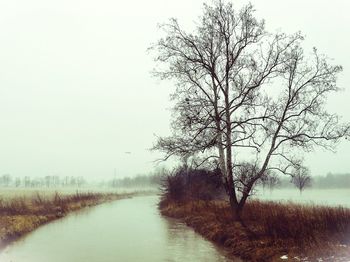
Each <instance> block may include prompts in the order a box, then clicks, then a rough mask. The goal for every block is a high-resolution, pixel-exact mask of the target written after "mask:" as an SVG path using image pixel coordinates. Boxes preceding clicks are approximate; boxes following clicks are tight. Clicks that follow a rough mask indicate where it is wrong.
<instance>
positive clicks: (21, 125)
mask: <svg viewBox="0 0 350 262" xmlns="http://www.w3.org/2000/svg"><path fill="white" fill-rule="evenodd" d="M202 2H203V1H202V0H195V1H185V0H179V1H169V0H166V1H164V0H162V1H161V0H150V1H112V0H100V1H97V0H85V1H78V0H62V1H55V2H52V1H45V0H32V1H26V0H12V1H2V2H1V3H0V130H1V132H0V145H1V146H0V159H1V162H0V174H4V173H10V174H12V175H13V176H25V175H29V176H43V175H53V174H57V175H62V176H66V175H67V176H70V175H83V176H86V177H96V176H99V177H102V178H108V177H111V176H113V174H114V168H117V169H116V173H117V175H118V176H120V177H122V176H129V175H134V174H137V173H145V172H149V171H151V170H152V169H153V167H154V163H153V160H155V159H156V158H159V157H160V155H159V154H157V153H151V152H149V151H148V148H150V147H151V146H152V143H153V141H154V140H155V136H154V134H157V135H167V134H169V133H170V128H169V123H170V111H169V110H168V109H169V108H170V107H171V103H170V102H169V93H171V92H172V88H171V87H172V84H171V83H169V82H160V81H158V80H156V79H154V78H152V76H151V74H150V71H151V70H152V68H153V67H154V63H153V60H152V56H151V55H150V54H148V53H147V52H146V50H147V48H148V47H149V46H150V45H151V43H152V42H155V41H157V39H159V37H160V36H161V33H160V31H159V30H158V28H157V23H160V22H166V21H167V19H168V18H170V17H177V18H178V19H179V21H180V23H181V24H183V25H184V26H185V27H187V28H191V26H192V25H193V21H195V20H196V18H197V16H198V15H199V14H200V13H201V6H202ZM234 2H235V3H237V5H238V6H241V5H242V4H243V3H247V1H234ZM251 2H252V3H253V4H254V5H255V7H256V10H257V15H258V16H259V17H261V18H264V19H266V25H267V28H268V29H271V30H276V29H278V28H279V29H281V30H282V31H285V32H287V33H293V32H295V31H298V30H301V31H302V32H303V33H304V34H305V35H306V36H307V38H306V41H305V45H306V46H305V47H306V48H307V49H308V50H310V51H311V48H312V46H316V47H317V48H318V50H319V51H320V53H325V54H327V55H328V56H329V57H331V58H333V59H334V63H337V64H340V65H342V66H343V67H344V71H343V73H342V74H341V76H340V78H339V85H340V86H341V87H342V88H344V91H343V92H342V93H341V94H338V95H336V96H334V97H331V99H330V102H329V108H330V111H331V112H337V113H338V114H340V115H342V116H343V119H344V120H347V121H350V110H349V106H348V99H349V97H350V87H349V84H350V62H349V59H348V58H349V46H350V37H349V34H350V28H349V24H350V17H349V15H348V10H349V9H350V2H349V1H346V0H334V1H322V0H308V1H301V0H297V1H278V0H265V1H258V0H253V1H251ZM125 152H131V153H130V154H125ZM349 157H350V148H349V144H348V143H345V142H344V143H342V144H341V145H340V146H339V148H338V153H337V154H332V153H329V152H323V151H321V150H319V151H317V152H315V153H311V154H309V155H308V156H307V164H308V165H309V166H310V168H311V172H312V174H319V175H322V174H325V173H327V172H329V171H332V172H338V173H341V172H350V161H348V159H349Z"/></svg>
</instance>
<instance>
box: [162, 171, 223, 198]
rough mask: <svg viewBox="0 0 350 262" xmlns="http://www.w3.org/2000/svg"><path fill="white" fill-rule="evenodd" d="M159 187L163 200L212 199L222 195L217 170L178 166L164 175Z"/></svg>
mask: <svg viewBox="0 0 350 262" xmlns="http://www.w3.org/2000/svg"><path fill="white" fill-rule="evenodd" d="M161 189H162V200H163V201H174V202H184V201H188V200H213V199H218V198H221V197H222V196H223V195H224V187H223V183H222V181H221V174H220V172H219V171H218V170H214V171H208V170H205V169H186V168H179V169H177V170H175V171H173V172H172V173H170V174H167V175H165V176H164V178H163V180H162V184H161Z"/></svg>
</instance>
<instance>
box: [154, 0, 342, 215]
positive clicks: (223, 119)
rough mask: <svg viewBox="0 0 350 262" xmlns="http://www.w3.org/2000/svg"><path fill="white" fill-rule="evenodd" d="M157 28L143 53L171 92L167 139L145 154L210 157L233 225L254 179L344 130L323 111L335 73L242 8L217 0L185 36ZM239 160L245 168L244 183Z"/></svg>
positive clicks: (175, 27)
mask: <svg viewBox="0 0 350 262" xmlns="http://www.w3.org/2000/svg"><path fill="white" fill-rule="evenodd" d="M162 28H163V29H164V31H165V33H166V35H165V37H163V38H161V39H160V40H159V41H158V42H157V43H156V44H155V45H154V46H153V47H152V49H153V50H154V51H156V54H157V56H156V61H158V62H160V63H159V67H158V69H157V70H156V72H155V73H156V75H157V76H159V77H161V78H162V79H172V80H175V83H176V84H177V88H176V91H175V93H174V94H173V96H172V97H173V99H174V101H175V106H174V115H173V119H174V120H173V123H172V125H173V135H172V136H171V137H165V138H159V139H158V141H157V143H156V144H155V149H158V150H162V151H163V152H165V155H166V156H165V158H168V157H170V156H172V155H177V156H181V157H186V158H188V157H189V156H191V155H202V156H203V162H205V161H206V160H209V159H215V161H216V162H217V163H218V166H219V168H220V170H221V174H222V180H223V183H224V185H225V189H226V192H227V194H228V196H229V199H230V204H231V207H232V210H233V214H234V215H235V217H236V218H237V219H240V213H241V211H242V209H243V207H244V205H245V203H246V200H247V199H248V197H249V195H250V194H251V191H252V189H253V187H254V185H255V184H256V183H257V182H258V181H259V179H262V178H266V176H268V174H269V173H272V172H271V171H272V170H275V171H279V172H282V173H285V174H291V172H292V171H291V169H292V168H297V167H298V166H299V164H298V163H299V161H298V159H296V158H295V155H298V154H300V150H311V149H313V147H314V146H315V145H319V146H323V147H325V148H333V146H334V145H335V143H336V142H337V141H338V140H339V139H340V138H341V137H343V136H344V135H346V134H347V132H348V130H349V127H348V125H340V124H339V123H338V117H337V116H336V115H330V114H328V113H327V112H326V110H325V109H324V102H325V99H326V97H327V94H328V93H329V92H333V91H338V88H337V86H336V75H337V73H338V72H339V71H340V70H341V67H339V66H330V65H329V64H328V62H327V59H326V58H324V57H320V56H319V55H318V54H317V52H316V51H315V52H314V60H312V61H309V60H308V59H306V57H305V56H304V55H303V52H302V48H301V47H300V42H301V41H302V40H303V37H302V36H301V35H300V34H299V33H298V34H294V35H285V34H283V33H276V34H270V33H268V32H267V31H266V30H265V27H264V21H258V20H257V19H256V18H255V17H254V10H253V7H252V5H247V6H245V7H243V8H242V9H241V10H238V11H237V10H235V9H234V8H233V6H232V4H231V3H225V2H223V1H218V2H215V3H214V4H213V5H204V12H203V15H202V17H201V18H200V19H199V24H198V26H197V27H196V28H195V29H194V30H193V31H192V32H191V33H188V32H186V31H185V30H183V29H182V28H181V26H180V25H179V23H178V22H177V20H176V19H171V20H170V21H169V23H167V24H164V25H163V26H162ZM242 156H248V157H249V158H250V161H251V162H252V163H251V164H250V165H249V166H250V169H249V170H250V173H249V175H246V176H244V177H245V179H242V175H241V172H239V171H240V170H242V168H240V167H242V165H245V163H242ZM245 162H246V161H245ZM252 171H254V172H252Z"/></svg>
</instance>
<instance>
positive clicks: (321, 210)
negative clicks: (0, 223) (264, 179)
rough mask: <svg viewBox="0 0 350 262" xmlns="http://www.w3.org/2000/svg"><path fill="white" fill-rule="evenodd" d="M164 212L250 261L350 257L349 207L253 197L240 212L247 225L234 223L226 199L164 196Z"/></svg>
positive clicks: (162, 203)
mask: <svg viewBox="0 0 350 262" xmlns="http://www.w3.org/2000/svg"><path fill="white" fill-rule="evenodd" d="M160 210H161V212H162V214H163V215H166V216H170V217H174V218H179V219H181V220H183V221H184V222H186V224H187V225H189V226H191V227H193V228H194V229H195V230H196V231H197V232H198V233H200V234H201V235H203V236H204V237H206V238H207V239H209V240H211V241H213V242H215V243H217V244H219V245H222V246H224V247H225V248H227V249H228V250H229V252H230V253H232V254H233V255H235V256H239V257H241V258H242V259H244V260H247V261H279V260H281V259H280V257H281V256H284V255H287V256H288V258H290V259H291V260H292V261H349V258H350V248H349V246H348V245H349V244H350V209H345V208H342V207H337V208H333V207H323V206H305V205H297V204H293V203H289V204H282V203H276V202H260V201H250V202H249V203H247V206H246V208H245V210H244V212H243V214H242V215H243V219H244V221H245V223H246V226H247V228H244V227H243V226H242V225H241V224H240V223H238V222H234V221H233V219H232V216H231V212H230V208H229V205H228V203H227V202H225V201H197V200H196V201H195V200H192V201H183V202H175V201H166V200H163V201H162V202H161V203H160ZM306 257H308V258H307V259H306ZM319 258H322V259H323V260H317V259H319ZM346 258H347V259H346ZM303 259H305V260H303Z"/></svg>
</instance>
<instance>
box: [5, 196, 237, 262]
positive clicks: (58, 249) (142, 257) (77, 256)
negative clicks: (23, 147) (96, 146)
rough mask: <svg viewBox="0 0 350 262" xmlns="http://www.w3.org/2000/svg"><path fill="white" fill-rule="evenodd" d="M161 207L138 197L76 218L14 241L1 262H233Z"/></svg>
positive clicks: (151, 198) (154, 200)
mask: <svg viewBox="0 0 350 262" xmlns="http://www.w3.org/2000/svg"><path fill="white" fill-rule="evenodd" d="M157 202H158V197H157V196H144V197H134V198H130V199H124V200H118V201H115V202H111V203H106V204H102V205H100V206H97V207H93V208H89V209H84V210H82V211H79V212H75V213H72V214H70V215H68V216H67V217H65V218H63V219H60V220H57V221H54V222H52V223H49V224H47V225H44V226H42V227H40V228H38V229H37V230H35V231H34V232H32V233H30V234H28V235H27V236H25V237H23V238H22V239H20V240H18V241H16V242H14V243H13V244H12V245H10V246H9V247H7V248H6V249H5V250H3V251H2V252H1V254H0V261H1V262H48V261H49V262H62V261H64V262H116V261H121V262H128V261H143V262H146V261H152V262H156V261H169V262H170V261H174V262H175V261H191V262H195V261H200V262H203V261H210V262H212V261H213V262H223V261H232V260H229V259H228V258H227V256H225V253H224V251H223V250H221V249H219V248H218V247H216V246H215V245H214V244H212V243H211V242H209V241H207V240H205V239H204V238H203V237H201V236H200V235H198V234H197V233H195V232H194V231H193V230H192V229H191V228H189V227H187V226H186V225H184V224H183V223H181V222H179V221H178V220H173V219H168V218H164V217H162V216H161V215H160V214H159V211H158V209H157ZM235 261H239V260H235Z"/></svg>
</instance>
